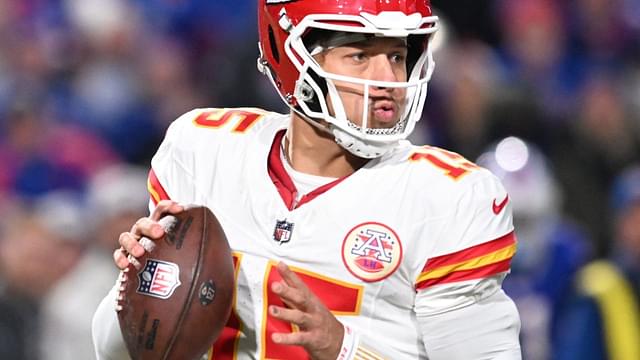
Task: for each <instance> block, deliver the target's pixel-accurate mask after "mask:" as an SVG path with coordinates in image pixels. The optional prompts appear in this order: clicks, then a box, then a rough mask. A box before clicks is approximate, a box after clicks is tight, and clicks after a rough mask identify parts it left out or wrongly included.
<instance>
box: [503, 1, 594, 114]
mask: <svg viewBox="0 0 640 360" xmlns="http://www.w3.org/2000/svg"><path fill="white" fill-rule="evenodd" d="M498 3H499V6H498V14H499V19H500V20H499V21H500V24H501V29H502V35H503V42H502V48H501V50H502V58H503V63H504V68H505V70H506V74H507V77H508V81H509V83H510V84H511V87H513V88H518V87H524V88H525V91H527V92H530V93H531V94H532V95H533V97H534V100H535V101H537V102H538V104H539V106H541V108H542V109H543V110H544V112H545V113H546V114H547V117H546V118H545V120H546V121H558V120H559V119H562V118H564V116H565V115H566V114H567V113H568V111H569V110H570V109H571V106H572V101H573V97H572V93H573V91H575V89H576V88H577V86H579V84H580V81H581V79H582V76H583V65H582V64H581V58H580V57H576V56H573V54H572V53H571V52H570V51H569V49H567V38H566V37H567V33H566V31H565V27H564V21H563V20H564V19H563V14H562V8H561V2H557V1H552V0H520V1H509V0H503V1H499V2H498Z"/></svg>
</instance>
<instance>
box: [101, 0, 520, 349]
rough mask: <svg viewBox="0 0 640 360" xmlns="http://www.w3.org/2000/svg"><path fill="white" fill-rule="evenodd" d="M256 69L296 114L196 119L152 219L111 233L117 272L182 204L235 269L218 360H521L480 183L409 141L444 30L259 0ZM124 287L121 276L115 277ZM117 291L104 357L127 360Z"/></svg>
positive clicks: (498, 222)
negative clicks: (217, 227) (206, 221)
mask: <svg viewBox="0 0 640 360" xmlns="http://www.w3.org/2000/svg"><path fill="white" fill-rule="evenodd" d="M258 13H259V35H260V58H259V60H258V68H259V70H260V71H261V72H262V73H264V74H265V75H267V76H268V78H269V79H270V80H271V82H272V83H273V85H274V86H275V88H276V90H277V91H278V93H279V94H280V96H281V97H282V99H283V100H284V101H285V103H286V104H287V105H288V106H289V107H290V109H291V112H290V114H277V113H272V112H267V111H264V110H260V109H252V108H239V109H238V108H236V109H197V110H193V111H191V112H189V113H187V114H185V115H183V116H182V117H180V118H179V119H177V120H176V121H175V122H174V123H173V124H172V125H171V126H170V127H169V130H168V132H167V135H166V138H165V140H164V142H163V143H162V145H161V146H160V148H159V149H158V151H157V153H156V155H155V156H154V158H153V160H152V162H151V168H152V169H151V171H150V174H149V190H150V193H151V197H152V200H153V203H152V213H151V215H150V217H148V218H142V219H140V220H139V221H138V222H137V223H136V224H135V225H134V226H133V228H132V229H131V231H129V232H125V233H123V234H122V235H121V236H120V239H119V241H120V244H121V245H122V247H121V248H120V249H118V250H116V251H115V253H114V258H115V262H116V264H117V266H118V267H119V268H120V269H125V268H126V267H127V266H128V265H129V263H130V262H133V263H134V265H137V264H136V263H137V260H136V257H140V256H141V255H142V254H143V253H144V248H143V247H142V246H141V244H140V243H139V242H138V240H139V239H140V238H141V236H146V237H149V238H151V239H159V238H160V237H161V236H162V235H163V230H162V228H161V227H160V225H159V224H158V223H157V220H158V219H159V218H160V217H161V216H162V215H163V214H166V213H178V212H180V211H181V210H182V206H181V205H180V204H188V203H198V204H204V205H206V206H208V207H209V208H211V209H212V210H213V212H214V213H215V214H216V216H217V217H218V219H219V220H220V223H221V224H222V226H223V228H224V231H225V233H226V235H227V238H228V241H229V243H230V246H231V248H232V250H233V254H234V261H235V264H236V269H237V270H236V284H237V289H236V296H235V303H234V308H233V312H232V315H231V318H230V320H229V323H228V326H227V327H226V328H225V330H224V332H223V334H222V335H221V336H220V338H219V339H218V340H217V341H216V343H215V344H212V348H211V351H210V352H209V356H210V357H212V358H215V359H236V358H237V359H265V358H268V359H303V358H314V359H331V360H333V359H383V358H384V359H417V358H423V359H424V358H429V359H519V358H520V347H519V342H518V333H519V327H520V324H519V317H518V313H517V310H516V308H515V306H514V304H513V302H512V301H511V299H509V297H507V296H506V295H505V293H504V292H503V291H502V289H501V283H502V280H503V278H504V277H505V275H506V274H507V273H508V271H509V268H510V261H511V258H512V256H513V254H514V252H515V248H516V243H515V236H514V230H513V225H512V218H511V204H510V202H509V197H508V195H507V193H506V192H505V190H504V188H503V187H502V185H501V184H500V182H499V181H498V180H497V178H496V177H494V176H493V175H492V174H491V173H490V172H489V171H487V170H484V169H482V168H480V167H478V166H476V165H474V164H473V163H471V162H469V161H467V160H466V159H464V158H463V157H461V156H459V155H457V154H455V153H452V152H449V151H446V150H443V149H439V148H435V147H430V146H414V145H412V144H411V143H409V142H408V141H406V140H405V139H406V138H407V136H408V135H409V134H410V133H411V131H412V130H413V129H414V126H415V124H416V122H417V121H418V120H419V119H420V116H421V113H422V108H423V104H424V101H425V97H426V92H427V84H428V81H429V79H430V77H431V74H432V71H433V66H434V62H433V59H432V53H431V51H432V49H431V47H430V46H429V42H430V39H431V37H432V35H433V34H434V32H435V31H436V30H437V29H438V18H437V17H436V16H434V15H433V14H432V8H431V6H430V2H429V1H428V0H258ZM124 275H126V274H124ZM116 297H117V287H116V288H114V290H113V291H112V293H111V294H109V295H108V296H107V297H106V298H105V300H104V301H103V303H102V304H101V306H100V307H99V309H98V310H97V312H96V315H95V318H94V327H93V331H94V339H95V344H96V351H97V355H98V358H101V359H102V358H105V359H106V358H114V357H117V355H118V354H124V353H126V352H125V350H123V349H124V344H123V342H122V339H121V335H120V334H119V328H118V324H117V317H116V313H115V312H114V310H113V308H114V306H116V307H117V301H116Z"/></svg>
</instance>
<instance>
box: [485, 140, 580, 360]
mask: <svg viewBox="0 0 640 360" xmlns="http://www.w3.org/2000/svg"><path fill="white" fill-rule="evenodd" d="M478 165H480V166H483V167H486V168H488V169H489V170H491V171H492V172H493V173H494V174H496V175H497V176H498V177H499V178H500V179H501V180H502V182H503V184H504V186H505V188H506V190H507V193H508V194H509V201H510V202H511V204H512V207H513V221H514V227H515V229H516V235H517V237H518V252H517V253H516V256H515V257H514V259H513V262H512V266H511V269H512V270H511V274H510V275H509V276H508V277H507V278H506V279H505V281H504V284H503V287H504V289H505V292H506V293H507V294H509V296H510V297H511V298H513V300H514V301H515V303H516V306H517V307H518V311H519V312H520V318H521V322H522V328H521V331H520V337H521V346H522V351H523V358H524V359H527V360H545V359H551V358H553V356H552V354H553V353H554V349H555V347H556V346H557V343H556V339H557V336H558V333H557V321H558V318H559V316H560V314H562V313H563V311H564V306H565V299H566V296H567V295H568V294H570V291H571V289H572V282H573V279H574V276H575V274H576V271H577V270H578V269H579V268H580V267H581V266H582V265H583V264H585V263H586V262H587V260H588V259H589V258H590V256H591V249H590V245H591V244H590V242H589V239H588V238H587V237H586V236H585V234H584V232H583V231H582V230H581V229H580V228H579V227H578V226H577V225H576V224H575V223H574V222H573V221H570V220H569V219H567V218H566V217H565V216H564V215H563V213H562V210H561V203H562V193H561V189H560V187H559V186H558V183H557V181H556V179H555V177H554V175H553V172H552V170H551V168H550V167H549V164H548V162H547V159H546V157H545V156H544V155H543V154H542V153H541V152H540V151H539V150H538V149H537V148H536V147H535V146H534V145H533V144H531V143H526V142H524V141H523V140H521V139H519V138H517V137H507V138H505V139H503V140H501V141H500V142H498V143H497V145H496V146H492V147H491V148H490V149H489V150H488V151H487V152H485V153H484V154H483V155H481V156H480V158H479V159H478Z"/></svg>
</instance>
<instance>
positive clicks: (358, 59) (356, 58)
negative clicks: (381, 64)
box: [349, 51, 367, 64]
mask: <svg viewBox="0 0 640 360" xmlns="http://www.w3.org/2000/svg"><path fill="white" fill-rule="evenodd" d="M349 58H350V59H351V61H353V62H354V63H356V64H361V63H363V62H365V61H366V60H367V55H366V54H365V53H364V52H361V51H360V52H356V53H352V54H350V55H349Z"/></svg>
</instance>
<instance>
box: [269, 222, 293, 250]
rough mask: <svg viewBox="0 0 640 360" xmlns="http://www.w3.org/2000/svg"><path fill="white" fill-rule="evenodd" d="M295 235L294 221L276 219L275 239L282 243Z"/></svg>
mask: <svg viewBox="0 0 640 360" xmlns="http://www.w3.org/2000/svg"><path fill="white" fill-rule="evenodd" d="M291 235H293V223H290V222H288V221H287V219H284V220H278V221H276V228H275V229H274V230H273V240H275V241H277V242H278V243H279V244H280V245H282V244H284V243H288V242H289V240H291Z"/></svg>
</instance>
